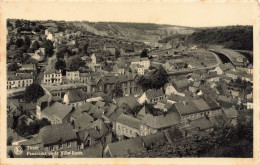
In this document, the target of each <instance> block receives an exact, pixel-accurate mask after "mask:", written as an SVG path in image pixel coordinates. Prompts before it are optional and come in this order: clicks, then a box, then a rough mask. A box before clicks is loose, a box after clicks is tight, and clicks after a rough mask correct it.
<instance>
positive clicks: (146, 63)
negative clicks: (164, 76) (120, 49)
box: [130, 57, 151, 69]
mask: <svg viewBox="0 0 260 165" xmlns="http://www.w3.org/2000/svg"><path fill="white" fill-rule="evenodd" d="M130 62H131V65H134V64H136V65H137V64H139V65H142V66H144V69H149V67H150V65H151V63H150V60H149V59H148V58H147V57H145V58H134V59H131V61H130Z"/></svg>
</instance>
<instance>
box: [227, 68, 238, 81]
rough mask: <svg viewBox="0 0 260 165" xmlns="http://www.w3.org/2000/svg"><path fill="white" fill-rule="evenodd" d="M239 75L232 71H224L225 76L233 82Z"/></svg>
mask: <svg viewBox="0 0 260 165" xmlns="http://www.w3.org/2000/svg"><path fill="white" fill-rule="evenodd" d="M239 74H240V73H239V72H236V71H233V70H228V71H226V76H227V77H230V78H232V79H233V80H236V79H237V78H238V75H239Z"/></svg>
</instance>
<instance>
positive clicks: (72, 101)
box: [63, 89, 88, 107]
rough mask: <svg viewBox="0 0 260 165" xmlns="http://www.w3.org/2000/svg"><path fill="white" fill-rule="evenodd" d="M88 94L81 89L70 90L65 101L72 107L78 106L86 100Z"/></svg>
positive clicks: (65, 96)
mask: <svg viewBox="0 0 260 165" xmlns="http://www.w3.org/2000/svg"><path fill="white" fill-rule="evenodd" d="M87 98H88V94H87V93H86V92H84V91H82V90H80V89H76V90H70V91H68V92H66V93H65V95H64V98H63V102H64V103H65V104H67V105H69V106H71V107H77V106H80V105H82V104H84V103H85V102H86V99H87Z"/></svg>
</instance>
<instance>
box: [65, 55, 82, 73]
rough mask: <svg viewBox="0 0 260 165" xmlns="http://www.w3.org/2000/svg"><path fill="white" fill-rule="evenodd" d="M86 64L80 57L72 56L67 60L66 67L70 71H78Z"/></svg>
mask: <svg viewBox="0 0 260 165" xmlns="http://www.w3.org/2000/svg"><path fill="white" fill-rule="evenodd" d="M85 65H86V64H85V62H84V61H83V60H82V59H81V57H80V56H73V57H71V58H69V60H68V62H67V66H68V68H69V69H70V70H74V71H76V70H78V69H79V68H80V67H84V66H85Z"/></svg>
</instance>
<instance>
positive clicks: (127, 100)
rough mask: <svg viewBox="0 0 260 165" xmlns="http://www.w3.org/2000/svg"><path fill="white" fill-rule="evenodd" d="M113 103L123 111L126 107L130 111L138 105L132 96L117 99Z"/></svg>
mask: <svg viewBox="0 0 260 165" xmlns="http://www.w3.org/2000/svg"><path fill="white" fill-rule="evenodd" d="M113 101H114V103H115V104H116V105H117V107H120V108H123V109H124V108H125V107H126V106H127V107H128V108H130V109H133V108H135V107H137V106H139V105H140V104H139V103H138V101H137V100H136V98H135V97H134V96H125V97H119V98H115V99H114V100H113Z"/></svg>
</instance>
